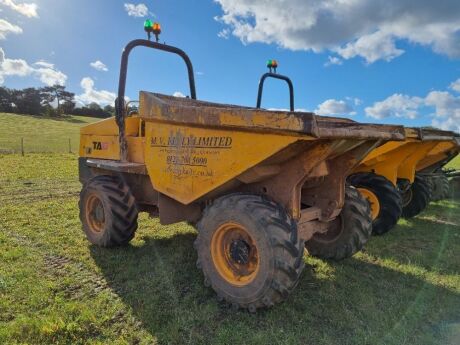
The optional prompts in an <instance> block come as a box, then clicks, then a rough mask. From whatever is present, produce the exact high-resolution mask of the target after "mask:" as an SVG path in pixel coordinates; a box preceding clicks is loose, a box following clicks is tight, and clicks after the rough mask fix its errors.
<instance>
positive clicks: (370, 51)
mask: <svg viewBox="0 0 460 345" xmlns="http://www.w3.org/2000/svg"><path fill="white" fill-rule="evenodd" d="M216 2H217V3H219V4H220V6H221V7H222V11H223V14H222V15H221V16H220V17H218V20H219V21H221V22H222V23H223V24H224V25H225V27H224V29H223V30H222V31H221V34H220V35H221V36H224V37H226V36H228V35H227V34H228V33H231V34H233V35H234V36H236V37H238V38H239V39H240V40H241V41H242V42H243V43H245V44H246V43H253V42H262V43H267V44H276V45H278V46H280V47H283V48H287V49H291V50H308V51H314V52H321V51H324V50H328V51H332V52H337V53H338V54H339V55H340V56H341V57H342V58H344V59H350V58H353V57H356V56H360V57H362V58H364V59H365V60H366V62H368V63H372V62H375V61H377V60H387V61H390V60H392V59H394V58H396V57H398V56H400V55H401V54H402V53H403V52H404V51H403V50H402V49H401V48H398V47H397V44H398V42H399V41H406V42H409V43H415V44H419V45H422V46H427V47H429V48H431V49H432V50H433V51H435V52H437V53H441V54H445V55H448V56H450V57H460V34H459V32H460V1H458V0H443V1H442V4H440V3H439V2H435V1H432V0H418V1H413V0H387V1H368V0H322V1H318V0H290V1H286V0H216ZM225 30H228V31H225Z"/></svg>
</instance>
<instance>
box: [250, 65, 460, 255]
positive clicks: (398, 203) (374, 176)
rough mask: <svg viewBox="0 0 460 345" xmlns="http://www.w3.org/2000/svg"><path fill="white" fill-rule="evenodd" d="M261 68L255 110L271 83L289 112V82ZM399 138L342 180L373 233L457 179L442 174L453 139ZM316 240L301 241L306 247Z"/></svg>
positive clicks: (458, 145)
mask: <svg viewBox="0 0 460 345" xmlns="http://www.w3.org/2000/svg"><path fill="white" fill-rule="evenodd" d="M267 67H268V68H269V69H270V72H268V73H265V74H263V75H262V77H261V78H260V81H259V89H258V94H257V108H260V107H261V101H262V93H263V89H264V83H265V81H266V80H267V79H269V78H274V79H278V80H282V81H285V82H286V83H287V85H288V86H289V103H290V110H291V111H294V87H293V83H292V81H291V80H290V79H289V77H287V76H285V75H281V74H278V73H276V68H277V67H278V63H277V62H276V60H268V62H267ZM273 69H274V72H273ZM334 120H335V121H343V122H348V123H352V122H354V121H352V120H350V119H339V118H335V119H334ZM405 137H406V139H405V140H404V141H394V142H393V141H390V142H386V143H383V144H382V145H381V146H379V147H378V148H376V149H375V150H373V151H372V152H370V153H369V154H368V156H367V157H366V158H365V159H364V160H363V161H362V162H361V163H360V164H359V165H358V166H357V167H356V168H355V169H354V172H353V174H352V175H351V176H350V177H349V178H348V181H349V183H350V184H351V185H353V186H355V187H356V188H357V189H358V190H359V192H360V193H361V194H362V195H363V196H365V198H366V199H367V200H368V201H369V203H370V206H371V213H372V219H373V233H374V234H384V233H386V232H387V231H389V230H390V229H391V228H393V227H394V226H395V225H396V223H397V221H398V220H399V218H400V217H401V215H402V216H403V217H406V218H410V217H413V216H415V215H417V214H419V213H420V212H422V211H423V210H424V209H425V208H426V206H427V205H428V203H429V202H430V200H433V201H438V200H441V199H444V198H446V197H447V196H448V195H449V181H448V176H454V175H455V176H457V175H458V173H457V172H455V171H448V172H446V171H443V170H442V168H443V167H444V166H445V165H446V164H447V163H448V162H449V161H450V160H452V159H453V158H455V157H456V156H457V155H458V153H459V152H460V136H459V135H458V134H456V133H454V132H450V131H443V130H439V129H434V128H405ZM320 236H322V235H320V234H318V235H316V236H314V237H313V238H312V239H311V240H310V241H309V242H307V243H306V246H307V248H309V247H310V246H312V243H313V242H315V240H316V237H320ZM328 245H329V244H328ZM314 247H315V250H313V251H311V252H314V253H315V254H317V255H318V256H323V255H322V251H321V250H317V249H318V248H319V246H317V245H315V246H314Z"/></svg>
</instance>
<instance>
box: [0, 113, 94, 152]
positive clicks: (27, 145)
mask: <svg viewBox="0 0 460 345" xmlns="http://www.w3.org/2000/svg"><path fill="white" fill-rule="evenodd" d="M98 120H100V119H96V118H92V117H83V116H66V117H65V118H46V117H42V116H30V115H18V114H7V113H0V153H2V152H12V151H13V152H20V151H21V138H23V140H24V150H25V152H69V139H70V144H71V145H70V146H71V149H72V151H73V152H77V148H78V142H79V128H80V127H81V126H84V125H85V124H88V123H91V122H95V121H98Z"/></svg>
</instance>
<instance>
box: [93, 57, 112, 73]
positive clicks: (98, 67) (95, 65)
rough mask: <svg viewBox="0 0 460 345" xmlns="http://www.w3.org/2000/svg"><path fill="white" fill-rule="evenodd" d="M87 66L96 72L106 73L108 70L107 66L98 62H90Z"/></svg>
mask: <svg viewBox="0 0 460 345" xmlns="http://www.w3.org/2000/svg"><path fill="white" fill-rule="evenodd" d="M89 65H90V66H91V67H92V68H94V69H95V70H98V71H102V72H107V71H108V70H109V69H108V68H107V66H106V65H105V64H104V63H103V62H102V61H100V60H97V61H94V62H91V63H90V64H89Z"/></svg>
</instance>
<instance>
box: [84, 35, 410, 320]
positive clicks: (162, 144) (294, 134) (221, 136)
mask: <svg viewBox="0 0 460 345" xmlns="http://www.w3.org/2000/svg"><path fill="white" fill-rule="evenodd" d="M138 46H144V47H149V48H154V49H158V50H162V51H166V52H171V53H175V54H177V55H179V56H180V57H182V58H183V60H184V61H185V63H186V66H187V71H188V76H189V84H190V98H176V97H170V96H165V95H160V94H155V93H150V92H144V91H141V92H140V104H139V111H138V114H137V115H135V116H128V115H127V111H126V107H125V103H124V96H125V95H124V93H125V84H126V73H127V66H128V58H129V54H130V52H131V50H132V49H133V48H135V47H138ZM403 139H404V131H403V128H402V127H399V126H379V125H366V124H360V123H344V122H340V121H336V120H335V119H328V118H322V117H319V116H316V115H314V114H311V113H300V112H287V111H264V110H260V109H256V108H246V107H239V106H231V105H223V104H216V103H208V102H203V101H198V100H196V92H195V84H194V79H193V68H192V64H191V62H190V60H189V58H188V57H187V55H186V54H185V53H184V52H183V51H182V50H180V49H178V48H175V47H171V46H167V45H164V44H159V43H156V42H151V41H147V40H136V41H133V42H131V43H129V44H128V46H127V47H126V48H125V51H124V53H123V56H122V65H121V73H120V84H119V92H118V99H117V102H116V117H115V118H110V119H106V120H103V121H100V122H98V123H94V124H90V125H87V126H85V127H83V128H82V129H81V142H80V158H79V168H80V169H79V171H80V180H81V182H82V184H83V188H82V191H81V195H80V218H81V222H82V224H83V229H84V232H85V233H86V236H87V238H88V239H89V241H90V242H91V243H93V244H96V245H99V246H103V247H112V246H119V245H124V244H127V243H128V242H129V241H130V240H131V239H132V238H133V237H134V234H135V231H136V229H137V217H138V213H139V212H141V211H145V212H148V213H149V214H150V215H152V216H158V217H159V219H160V222H161V224H164V225H167V224H173V223H177V222H182V221H186V222H189V223H190V224H193V225H195V226H196V228H197V230H198V235H197V239H196V241H195V248H196V250H197V254H198V258H197V267H198V268H199V269H201V270H202V271H203V274H204V281H205V285H206V286H211V287H212V288H213V289H214V290H215V291H216V293H217V296H218V298H219V299H220V300H226V301H227V302H229V303H231V304H232V305H233V306H235V307H239V308H245V309H248V310H249V311H251V312H253V311H255V310H256V309H257V308H260V307H270V306H272V305H274V304H276V303H278V302H280V301H282V300H283V299H285V298H286V297H287V296H288V295H289V293H290V292H291V291H292V289H293V288H294V287H295V286H296V284H297V282H298V280H299V276H300V273H301V271H302V268H303V266H304V261H303V253H304V242H305V241H307V240H309V239H311V237H312V236H314V235H320V236H322V237H321V238H320V240H321V241H323V242H325V243H327V242H328V241H330V240H331V239H332V240H333V242H334V246H331V247H330V252H329V257H331V258H336V259H340V258H342V257H346V256H349V255H350V253H351V252H356V251H357V250H359V249H360V248H361V247H362V246H363V245H364V244H365V242H366V241H367V240H368V238H369V236H370V234H371V214H370V208H369V203H368V202H367V200H366V199H365V198H363V197H362V196H361V195H360V194H359V193H358V191H357V190H356V189H355V188H353V187H350V186H347V184H346V178H347V176H348V175H349V174H350V172H351V171H353V169H355V168H356V166H358V165H359V164H360V162H361V161H362V159H363V158H364V157H366V156H367V155H368V154H369V152H370V151H372V150H373V149H374V148H375V147H377V146H378V145H380V144H381V143H382V142H384V141H388V140H403Z"/></svg>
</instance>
